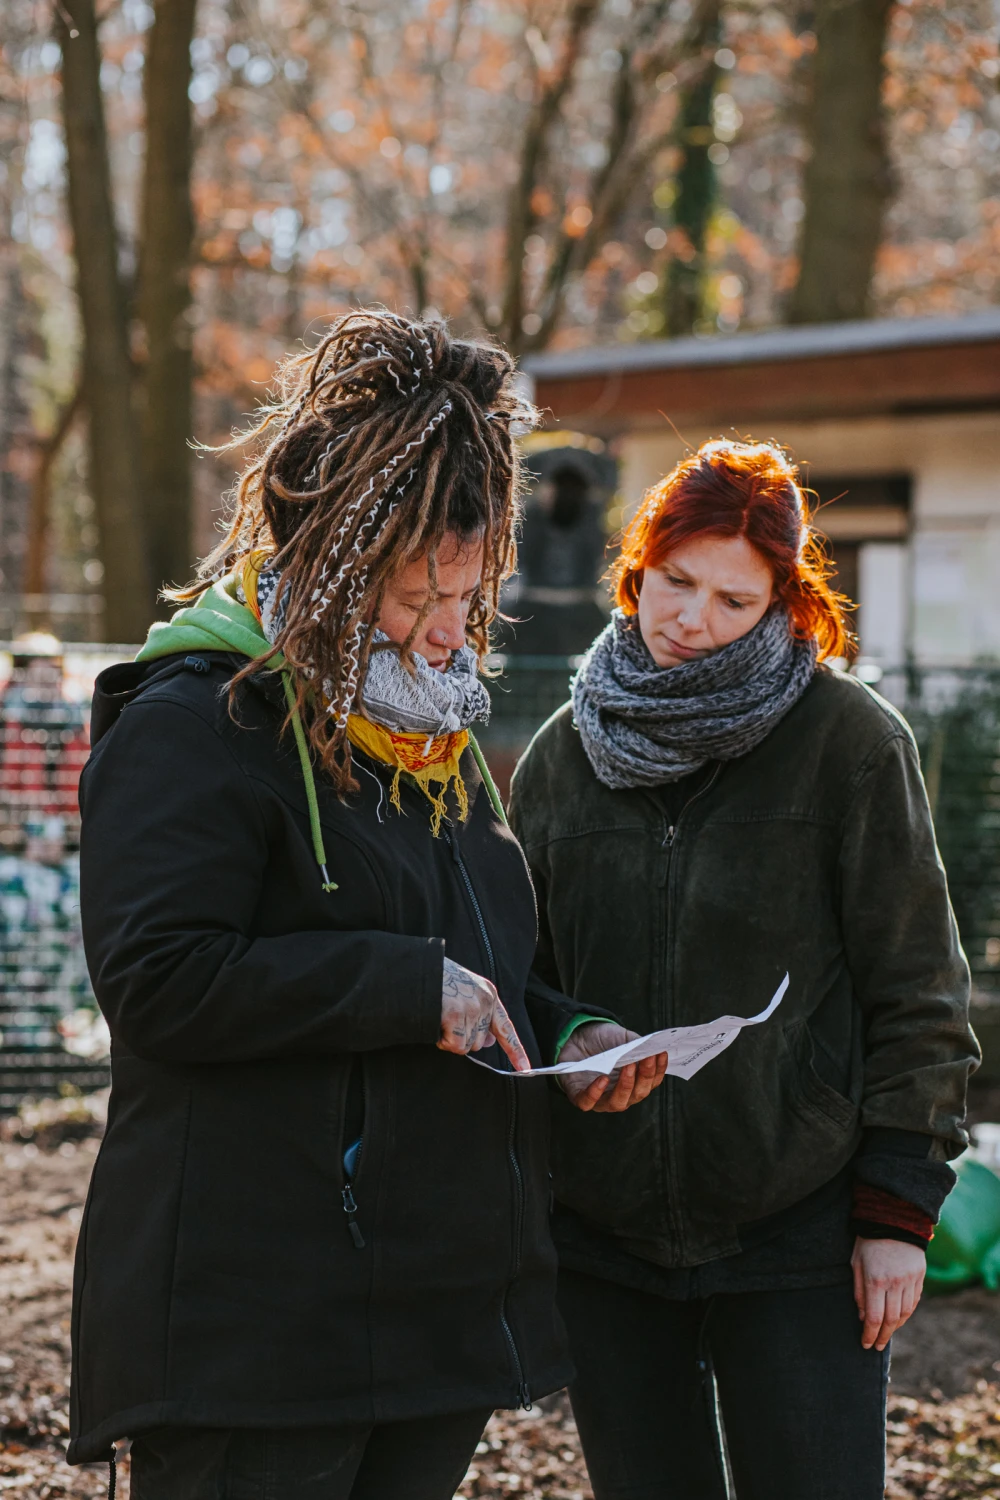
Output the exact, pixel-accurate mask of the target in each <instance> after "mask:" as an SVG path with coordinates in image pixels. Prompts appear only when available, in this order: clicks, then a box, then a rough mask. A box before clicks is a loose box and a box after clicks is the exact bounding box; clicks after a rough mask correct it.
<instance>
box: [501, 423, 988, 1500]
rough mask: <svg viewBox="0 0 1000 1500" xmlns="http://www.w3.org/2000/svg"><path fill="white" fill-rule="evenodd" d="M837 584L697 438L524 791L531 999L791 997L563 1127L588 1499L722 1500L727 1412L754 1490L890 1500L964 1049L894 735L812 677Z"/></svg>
mask: <svg viewBox="0 0 1000 1500" xmlns="http://www.w3.org/2000/svg"><path fill="white" fill-rule="evenodd" d="M827 572H828V567H827V565H826V564H825V562H824V559H823V554H822V552H821V551H820V549H819V546H818V544H817V541H816V539H815V536H814V534H813V532H812V530H811V527H810V524H809V517H808V514H807V512H806V510H805V507H804V504H803V497H802V492H801V489H800V488H799V484H798V481H797V475H796V471H795V469H794V468H793V466H792V465H791V464H790V463H789V462H788V460H787V458H786V457H785V455H784V454H783V453H782V451H781V450H780V449H778V448H777V447H775V446H772V445H770V444H763V443H749V442H748V443H735V442H714V443H707V444H705V446H704V447H702V448H701V449H700V450H699V451H698V452H697V453H696V454H693V455H692V456H690V457H688V458H686V459H684V460H683V461H682V462H681V463H680V464H678V465H677V467H676V468H675V469H674V470H673V471H672V472H671V473H670V474H669V475H668V476H667V478H666V479H664V480H663V481H662V483H660V484H658V485H657V486H656V487H655V488H653V489H652V490H651V491H650V492H649V494H648V495H647V496H646V498H645V501H644V504H643V506H642V508H641V509H640V511H639V513H638V515H637V516H636V518H635V520H634V521H633V522H632V524H631V525H630V527H629V528H628V530H627V531H626V533H625V537H624V547H623V551H622V553H621V556H620V558H619V560H618V562H617V564H616V568H615V580H616V584H617V599H618V604H619V608H618V609H617V610H616V612H615V614H614V617H613V619H612V621H611V624H610V625H609V626H608V628H607V629H606V630H605V631H604V632H603V634H602V635H601V636H599V637H598V639H597V641H596V642H595V643H594V646H593V647H592V649H591V651H590V653H589V654H588V656H587V657H586V658H585V660H584V664H583V666H582V667H581V669H580V673H579V676H578V677H577V679H576V683H575V685H574V689H573V702H572V704H571V705H570V704H567V706H566V707H565V708H564V709H561V710H560V711H559V712H558V713H557V714H556V715H555V716H554V717H553V718H552V719H550V720H549V722H548V723H547V724H546V725H545V726H544V727H543V728H542V729H541V731H540V732H539V734H538V736H537V737H536V739H535V740H534V741H533V743H532V745H531V747H530V748H529V750H528V752H527V754H526V756H525V758H524V759H523V760H522V762H521V765H520V767H519V768H518V771H517V774H516V777H515V781H514V793H513V824H514V827H515V829H516V831H517V833H518V835H519V837H520V839H521V841H522V843H523V845H524V847H525V850H526V853H527V856H528V860H529V863H530V866H531V869H532V874H533V876H534V880H535V887H536V891H537V893H538V901H539V906H540V916H541V939H540V946H539V952H538V955H537V960H536V963H537V968H538V971H539V972H540V973H541V975H542V976H543V977H544V979H545V980H547V981H548V982H549V983H551V984H553V985H555V986H558V987H559V988H560V989H562V990H563V991H564V992H565V993H566V994H568V995H573V996H574V997H575V999H576V1000H577V1002H579V1003H582V1004H583V1005H584V1007H586V1006H587V1005H594V1006H595V1007H596V1006H597V1005H598V1004H600V1005H602V1006H604V1005H606V1006H609V1007H612V1008H613V1009H614V1010H615V1011H616V1012H617V1013H618V1014H620V1015H621V1017H622V1019H623V1021H624V1023H625V1024H626V1025H627V1026H629V1027H632V1028H634V1029H635V1030H636V1031H639V1032H648V1031H652V1030H654V1029H656V1028H659V1027H664V1026H674V1025H684V1024H689V1023H695V1022H704V1021H709V1020H711V1019H713V1018H714V1017H715V1016H717V1015H719V1014H732V1013H735V1014H739V1015H751V1014H753V1013H754V1012H756V1011H758V1010H760V1009H761V1008H762V1007H763V1005H764V1004H765V1003H766V1001H767V1000H768V999H769V998H770V996H771V995H772V993H773V992H774V990H775V988H776V986H777V984H778V982H779V981H780V980H781V978H782V977H783V975H784V974H785V972H786V971H787V972H788V973H789V974H790V975H791V985H790V988H789V990H788V993H787V995H786V997H785V999H784V1001H783V1003H782V1005H781V1007H780V1009H779V1010H778V1011H777V1012H776V1014H775V1015H774V1017H773V1018H772V1019H771V1020H770V1021H769V1022H768V1023H767V1024H765V1025H760V1026H755V1027H752V1028H750V1029H748V1030H746V1031H744V1032H743V1033H742V1034H741V1036H740V1038H739V1040H738V1041H737V1042H736V1044H735V1046H732V1047H730V1048H729V1049H728V1050H727V1051H725V1052H724V1053H722V1054H721V1055H720V1056H718V1057H716V1058H715V1059H714V1060H713V1061H712V1062H711V1063H710V1065H709V1066H707V1067H706V1068H705V1069H704V1071H702V1072H700V1073H699V1074H698V1075H697V1077H696V1078H694V1079H692V1080H691V1081H690V1082H685V1081H682V1080H680V1079H677V1078H669V1079H668V1080H667V1083H666V1086H665V1087H664V1088H662V1089H661V1090H660V1091H659V1093H658V1095H657V1096H656V1101H655V1102H652V1103H649V1104H647V1105H646V1106H644V1107H643V1108H642V1109H639V1110H636V1111H634V1112H632V1113H630V1114H628V1115H618V1114H605V1115H603V1116H602V1117H601V1118H600V1119H595V1120H591V1121H585V1120H584V1119H583V1118H582V1116H581V1114H580V1113H579V1111H578V1110H574V1109H571V1108H569V1107H568V1101H565V1102H561V1103H557V1105H556V1106H555V1109H554V1132H553V1133H554V1163H553V1173H554V1189H555V1200H556V1210H555V1219H554V1222H555V1233H556V1242H557V1246H558V1248H559V1252H560V1266H561V1269H560V1306H561V1311H562V1313H563V1316H564V1318H565V1320H566V1323H567V1326H568V1328H569V1333H570V1341H571V1347H572V1352H573V1355H574V1358H575V1362H576V1365H577V1369H578V1375H577V1379H576V1381H575V1383H574V1384H573V1385H572V1386H571V1388H570V1389H571V1394H572V1398H573V1407H574V1411H575V1413H576V1417H577V1421H578V1423H579V1427H580V1432H581V1435H582V1439H583V1444H584V1450H585V1453H586V1457H587V1462H588V1465H589V1468H590V1474H591V1479H592V1482H593V1486H594V1493H595V1495H596V1496H597V1500H625V1497H626V1496H627V1497H628V1500H653V1497H654V1496H655V1497H657V1500H661V1497H663V1496H666V1495H671V1496H673V1495H676V1496H677V1497H678V1500H721V1497H724V1496H726V1495H727V1494H731V1493H732V1491H731V1490H730V1489H729V1488H728V1480H727V1476H726V1465H725V1458H724V1451H723V1443H722V1439H721V1429H722V1426H723V1423H724V1428H725V1436H726V1445H727V1447H728V1453H729V1462H730V1466H731V1471H732V1475H733V1477H734V1479H735V1487H736V1494H737V1495H738V1497H739V1500H881V1496H882V1493H883V1481H884V1420H885V1397H886V1383H887V1378H888V1367H889V1339H890V1337H891V1335H892V1333H893V1332H894V1330H895V1329H897V1328H898V1327H900V1325H901V1324H902V1323H904V1322H905V1321H906V1319H907V1318H908V1317H909V1315H910V1314H911V1312H912V1311H913V1309H914V1307H915V1306H916V1304H917V1301H918V1299H919V1297H920V1291H921V1286H922V1281H923V1273H924V1248H925V1245H926V1242H927V1240H928V1239H929V1237H930V1234H931V1231H932V1227H933V1224H934V1222H935V1219H936V1218H937V1215H938V1212H939V1210H940V1207H941V1204H942V1202H943V1200H944V1197H945V1195H946V1194H947V1192H948V1191H949V1189H950V1187H951V1185H952V1183H953V1182H954V1175H953V1173H952V1170H951V1168H950V1167H949V1166H948V1160H949V1158H951V1157H954V1156H955V1155H956V1154H957V1153H958V1152H959V1151H961V1149H962V1147H963V1145H964V1144H965V1140H966V1137H965V1134H964V1131H963V1129H962V1119H963V1115H964V1107H965V1088H966V1080H967V1076H968V1073H969V1071H970V1068H971V1067H972V1066H973V1065H974V1060H975V1058H976V1056H977V1052H976V1043H975V1039H974V1037H973V1035H972V1033H971V1032H970V1030H969V1025H968V971H967V968H966V964H965V959H964V957H963V954H962V950H961V948H960V946H959V940H958V935H957V932H956V930H955V923H954V920H953V917H952V913H951V908H950V905H949V902H948V892H947V886H946V882H945V875H944V871H943V869H942V867H941V862H940V859H939V857H938V853H937V849H936V846H935V841H934V832H933V829H932V826H931V819H930V813H929V810H928V805H927V799H926V796H925V792H924V785H923V781H922V779H921V775H920V767H919V764H918V760H917V753H916V749H915V746H914V743H913V739H912V736H911V734H910V731H909V729H908V728H907V726H906V724H905V723H904V721H903V720H902V719H901V718H900V716H899V715H898V714H897V713H896V712H895V710H894V709H893V708H891V707H890V706H889V704H887V703H885V702H884V701H883V700H882V699H881V698H879V697H878V696H877V695H876V694H874V693H872V692H870V691H869V690H868V689H867V688H866V687H864V686H863V685H862V684H861V683H860V682H858V681H856V680H855V679H854V678H852V677H849V676H847V675H846V674H844V673H842V672H837V671H833V670H830V669H829V667H827V666H825V665H822V663H823V662H824V659H826V658H830V657H836V656H843V655H844V654H845V652H846V650H847V647H848V633H847V629H846V626H845V624H844V618H843V615H842V613H841V602H840V600H839V599H838V597H837V595H835V594H834V593H833V592H832V591H831V588H830V586H829V583H828V582H827V578H826V574H827ZM585 1038H587V1040H585ZM588 1041H589V1038H588V1033H582V1035H581V1036H580V1039H579V1040H577V1038H576V1037H574V1036H571V1037H570V1039H569V1041H568V1042H567V1043H566V1044H565V1046H564V1048H563V1051H562V1054H561V1056H562V1058H563V1059H564V1060H565V1059H567V1058H569V1057H571V1056H572V1055H574V1051H575V1050H579V1051H581V1052H582V1051H584V1050H585V1049H586V1048H587V1046H588ZM720 1408H721V1416H720Z"/></svg>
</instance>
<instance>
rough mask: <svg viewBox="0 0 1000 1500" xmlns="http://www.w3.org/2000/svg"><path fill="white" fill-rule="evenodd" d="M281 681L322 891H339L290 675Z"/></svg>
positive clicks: (286, 674) (282, 677)
mask: <svg viewBox="0 0 1000 1500" xmlns="http://www.w3.org/2000/svg"><path fill="white" fill-rule="evenodd" d="M281 680H282V682H283V683H284V687H285V702H286V703H287V704H288V708H289V712H290V713H291V718H292V730H293V731H294V734H295V744H296V746H297V747H298V752H299V763H300V764H301V766H302V780H303V781H304V783H305V788H306V802H307V803H308V804H309V831H310V833H311V834H312V846H313V853H314V854H315V856H316V863H317V864H318V865H319V867H320V871H321V872H322V875H323V889H324V891H336V890H339V889H340V888H339V886H338V885H337V882H336V881H335V880H331V879H330V874H329V871H328V870H327V868H326V846H325V844H324V843H323V829H322V827H321V826H320V821H319V803H318V802H317V800H316V778H315V776H314V775H313V768H312V759H311V757H310V755H309V746H308V745H307V744H306V735H305V730H304V729H303V728H302V720H301V719H300V717H299V710H298V707H297V705H296V702H295V689H294V688H293V687H292V674H291V672H289V671H287V670H285V671H283V672H282V674H281Z"/></svg>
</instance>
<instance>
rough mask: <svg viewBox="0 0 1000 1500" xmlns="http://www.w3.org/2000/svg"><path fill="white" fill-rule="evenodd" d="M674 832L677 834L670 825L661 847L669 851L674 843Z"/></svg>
mask: <svg viewBox="0 0 1000 1500" xmlns="http://www.w3.org/2000/svg"><path fill="white" fill-rule="evenodd" d="M676 832H677V829H676V828H675V827H674V825H673V823H671V825H670V827H669V828H668V829H667V832H666V837H665V838H664V840H663V845H662V847H663V848H664V849H669V848H670V846H671V845H672V843H673V842H674V834H675V833H676Z"/></svg>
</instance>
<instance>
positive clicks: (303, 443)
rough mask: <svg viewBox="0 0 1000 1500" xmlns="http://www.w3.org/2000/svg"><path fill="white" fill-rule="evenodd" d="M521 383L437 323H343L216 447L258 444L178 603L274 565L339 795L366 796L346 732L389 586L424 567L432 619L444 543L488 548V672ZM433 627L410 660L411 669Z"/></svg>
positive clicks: (479, 610)
mask: <svg viewBox="0 0 1000 1500" xmlns="http://www.w3.org/2000/svg"><path fill="white" fill-rule="evenodd" d="M513 376H514V364H513V361H512V360H511V358H510V356H509V355H507V354H506V353H505V352H504V351H503V350H501V349H497V348H494V347H492V346H490V345H486V344H478V343H471V342H465V341H460V340H457V339H452V338H451V337H450V336H449V334H448V331H447V329H446V328H445V326H444V325H443V324H442V323H431V322H413V321H410V320H408V319H406V318H402V317H399V316H397V315H396V314H394V313H389V312H382V311H361V312H355V313H349V314H347V315H346V316H345V317H342V318H338V319H337V320H336V322H335V323H334V324H333V325H332V327H331V328H330V330H329V332H328V333H327V335H326V337H325V338H324V339H323V340H322V341H321V343H320V344H319V346H318V348H317V349H315V350H314V351H313V352H311V353H304V354H299V355H294V356H292V357H291V358H289V359H287V360H286V361H285V362H284V364H282V365H281V366H280V368H279V370H278V372H277V377H276V394H275V396H274V398H273V399H272V400H271V401H270V402H269V404H267V405H265V406H264V407H263V409H262V411H261V413H260V416H259V420H258V421H257V422H256V423H255V424H254V426H252V427H251V428H250V429H249V431H247V432H244V433H240V434H238V435H237V436H236V437H235V438H234V439H233V441H232V442H231V443H228V444H226V445H225V447H224V448H223V449H222V450H221V451H229V450H231V449H235V448H238V447H242V446H243V444H244V443H246V442H247V441H248V440H250V441H254V442H255V443H256V451H255V453H254V456H253V458H252V459H251V462H250V463H249V465H248V467H247V468H246V470H245V471H244V473H243V475H242V477H241V479H240V480H239V483H238V485H237V486H236V489H235V491H234V495H233V504H232V511H231V514H230V516H229V519H228V525H227V530H226V534H225V536H224V538H223V540H222V541H221V542H220V544H219V545H218V547H216V548H215V550H214V551H213V552H212V553H211V554H210V555H209V556H208V557H207V558H206V559H205V560H204V562H203V563H202V565H201V567H200V568H199V570H198V576H197V580H196V581H195V582H194V583H193V584H191V585H190V586H189V587H188V588H184V589H176V590H172V591H171V592H170V594H169V595H168V597H170V598H171V599H173V600H175V601H176V602H178V603H186V602H188V601H190V600H192V599H195V598H197V597H198V595H199V594H201V593H202V592H204V590H205V589H206V588H208V587H209V585H210V584H211V583H212V582H213V581H214V580H215V579H216V578H218V577H220V576H221V575H223V574H225V573H228V572H230V571H231V570H232V569H233V568H234V567H235V566H236V565H237V563H239V562H240V561H241V560H242V559H244V558H245V557H246V556H247V554H248V553H250V552H252V551H254V550H256V549H264V550H267V551H270V552H271V553H272V554H273V555H272V561H273V563H274V564H275V565H276V566H277V567H279V568H280V569H281V574H282V580H283V584H286V585H287V587H288V592H287V594H286V595H285V610H284V625H283V627H282V629H281V633H280V634H279V636H278V637H277V639H276V640H275V642H274V651H275V652H276V651H279V650H280V651H282V652H283V653H284V656H285V660H286V661H287V663H288V664H289V666H291V667H292V669H293V670H294V673H295V683H296V688H295V691H296V705H295V706H296V708H297V709H298V711H299V712H300V713H301V715H302V718H303V722H304V723H305V725H306V730H307V733H308V735H309V739H310V741H311V743H312V745H313V747H314V749H315V751H316V752H317V754H318V756H319V758H320V761H321V763H322V765H323V766H324V768H325V769H326V770H327V771H328V772H329V774H330V776H331V777H332V779H333V781H334V783H335V785H336V786H337V788H338V790H339V791H342V792H343V791H346V790H348V789H353V788H354V786H355V785H356V783H355V782H354V780H353V778H352V775H351V748H350V744H349V742H348V740H347V732H346V730H347V719H348V715H349V714H350V713H351V712H353V711H354V710H355V709H356V708H357V706H358V703H359V698H360V691H361V686H362V684H363V683H364V679H365V671H366V668H367V664H368V657H369V654H370V651H371V645H372V632H371V630H370V629H369V628H368V626H369V624H370V623H371V621H373V620H374V619H376V618H377V616H378V612H379V608H380V606H381V602H382V597H383V593H384V590H385V587H386V584H387V583H388V581H389V579H390V578H391V577H392V576H393V574H394V573H396V572H397V570H398V569H399V568H401V567H403V566H404V565H405V564H406V563H407V562H409V561H411V560H412V559H413V558H415V557H417V556H419V555H422V554H426V555H427V559H428V572H429V577H430V582H431V594H432V598H431V600H430V601H429V602H428V605H427V606H425V614H426V610H427V609H429V608H430V604H431V603H432V602H433V593H434V589H435V586H436V567H435V558H436V554H437V548H438V546H439V544H440V542H441V540H442V538H443V537H444V535H445V534H446V533H447V532H455V533H457V535H458V536H459V537H460V538H461V539H462V540H472V539H476V540H481V541H482V543H483V574H482V581H481V583H480V587H479V590H478V592H477V594H476V596H475V598H474V599H473V601H472V606H471V608H470V610H469V618H468V624H467V626H466V634H467V639H468V642H469V644H470V646H472V647H473V648H474V649H475V650H476V652H477V653H478V655H479V657H480V660H482V658H483V657H484V656H485V654H486V652H487V651H488V649H489V635H488V633H489V626H490V624H491V622H492V621H493V619H494V618H495V616H496V614H497V610H498V607H499V596H500V587H501V584H502V583H503V581H504V579H505V578H507V577H508V576H509V575H510V573H511V572H512V570H513V567H514V561H515V541H514V533H515V525H516V521H517V515H518V507H519V500H520V491H521V473H520V466H519V462H518V457H517V452H516V449H515V447H514V443H513V439H512V436H511V422H512V420H514V419H519V420H521V421H528V422H530V421H531V420H532V419H533V417H534V413H533V411H532V410H531V408H530V407H528V406H527V405H526V403H525V402H524V401H523V400H521V399H520V398H519V396H518V394H517V392H516V390H515V386H514V379H513ZM423 618H424V616H421V617H420V618H418V620H417V622H416V624H415V625H414V628H413V631H412V632H411V635H410V638H409V640H408V641H407V642H406V644H405V645H404V646H403V647H402V648H400V649H401V654H402V656H403V659H404V661H406V660H408V659H409V651H410V644H411V642H412V640H413V639H414V637H415V635H416V631H417V629H418V628H419V626H420V624H421V623H422V619H423ZM271 654H273V653H271ZM268 659H269V657H268V655H264V656H262V657H259V658H258V659H257V660H256V661H254V662H251V663H250V664H249V666H248V667H247V668H245V670H244V672H241V673H240V674H238V676H237V677H236V678H235V679H234V684H235V683H238V682H239V680H240V679H241V678H242V677H244V676H245V675H247V673H250V672H254V671H259V670H261V669H262V668H264V667H266V665H267V662H268ZM319 684H322V685H323V702H322V703H319V702H317V694H316V690H317V688H318V685H319Z"/></svg>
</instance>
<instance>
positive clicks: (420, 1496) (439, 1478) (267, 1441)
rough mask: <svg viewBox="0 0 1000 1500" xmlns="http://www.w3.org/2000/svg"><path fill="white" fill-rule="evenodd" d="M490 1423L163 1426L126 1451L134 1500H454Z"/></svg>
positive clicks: (454, 1418)
mask: <svg viewBox="0 0 1000 1500" xmlns="http://www.w3.org/2000/svg"><path fill="white" fill-rule="evenodd" d="M490 1416H491V1412H490V1411H482V1410H480V1411H466V1412H457V1413H454V1414H452V1415H449V1416H444V1417H421V1418H419V1419H416V1420H414V1421H412V1422H386V1423H383V1424H380V1425H378V1426H371V1425H358V1426H349V1427H293V1428H286V1429H280V1430H278V1429H275V1430H269V1431H260V1430H257V1429H249V1430H246V1431H243V1430H234V1431H228V1430H227V1431H219V1430H216V1429H214V1428H188V1427H163V1428H160V1429H159V1430H158V1431H156V1432H149V1433H146V1434H145V1435H144V1436H142V1437H137V1438H136V1439H135V1440H134V1441H133V1443H132V1500H451V1497H452V1496H453V1495H454V1493H455V1491H456V1489H457V1488H458V1486H459V1485H460V1484H461V1482H462V1479H463V1478H464V1476H465V1471H466V1469H467V1468H468V1467H469V1461H470V1459H471V1458H472V1455H473V1453H474V1452H475V1450H476V1444H477V1443H478V1442H479V1439H480V1437H481V1435H482V1431H483V1428H484V1427H485V1426H486V1423H487V1422H488V1421H489V1418H490Z"/></svg>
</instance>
